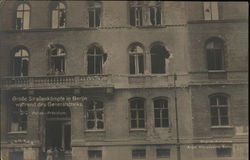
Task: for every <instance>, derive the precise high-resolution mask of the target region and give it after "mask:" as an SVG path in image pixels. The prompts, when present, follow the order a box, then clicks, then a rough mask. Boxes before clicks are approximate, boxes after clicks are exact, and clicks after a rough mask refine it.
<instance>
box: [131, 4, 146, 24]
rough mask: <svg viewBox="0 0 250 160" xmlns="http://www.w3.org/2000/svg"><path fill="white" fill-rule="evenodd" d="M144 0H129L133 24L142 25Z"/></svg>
mask: <svg viewBox="0 0 250 160" xmlns="http://www.w3.org/2000/svg"><path fill="white" fill-rule="evenodd" d="M142 6H143V2H139V1H134V2H129V17H130V25H131V26H142Z"/></svg>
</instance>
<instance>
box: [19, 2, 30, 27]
mask: <svg viewBox="0 0 250 160" xmlns="http://www.w3.org/2000/svg"><path fill="white" fill-rule="evenodd" d="M29 25H30V7H29V5H28V4H20V5H19V6H18V7H17V11H16V29H17V30H24V29H29Z"/></svg>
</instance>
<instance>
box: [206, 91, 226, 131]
mask: <svg viewBox="0 0 250 160" xmlns="http://www.w3.org/2000/svg"><path fill="white" fill-rule="evenodd" d="M210 107H211V124H212V126H224V125H229V116H228V98H227V97H226V96H224V95H216V96H212V97H210Z"/></svg>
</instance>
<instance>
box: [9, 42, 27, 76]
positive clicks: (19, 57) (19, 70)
mask: <svg viewBox="0 0 250 160" xmlns="http://www.w3.org/2000/svg"><path fill="white" fill-rule="evenodd" d="M28 70H29V53H28V50H27V49H25V48H24V47H20V48H16V49H14V57H13V75H14V76H28Z"/></svg>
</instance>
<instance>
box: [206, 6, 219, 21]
mask: <svg viewBox="0 0 250 160" xmlns="http://www.w3.org/2000/svg"><path fill="white" fill-rule="evenodd" d="M203 4H204V7H203V8H204V18H205V20H219V10H218V2H203Z"/></svg>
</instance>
